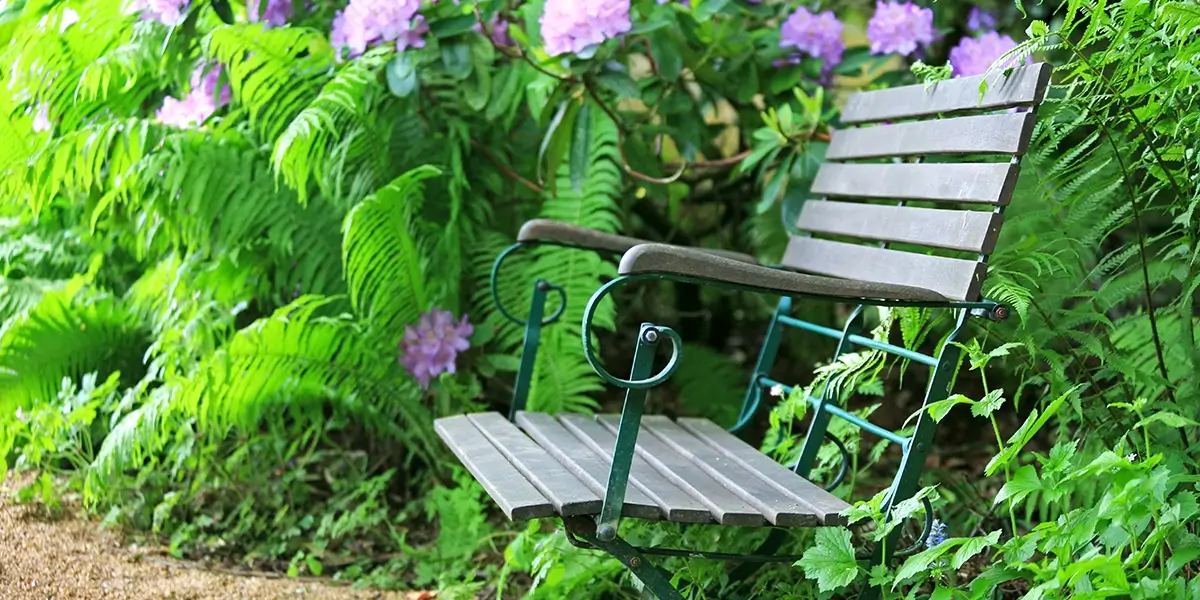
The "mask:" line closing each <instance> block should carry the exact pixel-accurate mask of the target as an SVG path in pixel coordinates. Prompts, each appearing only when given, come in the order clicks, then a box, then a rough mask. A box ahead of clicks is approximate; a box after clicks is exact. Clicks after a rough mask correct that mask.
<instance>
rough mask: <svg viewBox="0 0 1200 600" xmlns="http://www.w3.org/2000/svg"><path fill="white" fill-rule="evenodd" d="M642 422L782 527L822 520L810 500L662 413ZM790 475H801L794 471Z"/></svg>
mask: <svg viewBox="0 0 1200 600" xmlns="http://www.w3.org/2000/svg"><path fill="white" fill-rule="evenodd" d="M642 426H643V427H644V428H645V429H647V430H649V431H650V433H651V434H653V435H655V436H657V437H658V439H660V440H662V441H663V442H665V443H666V444H667V445H668V446H670V447H671V449H673V450H675V451H676V452H678V453H680V454H682V455H683V456H685V457H687V458H688V459H690V460H691V461H692V463H693V464H695V465H698V466H699V467H700V468H701V469H703V470H704V472H705V473H708V474H709V475H711V476H712V477H713V479H716V480H717V481H720V482H721V484H722V485H724V486H725V487H726V488H728V489H729V490H730V491H732V492H733V493H735V494H737V495H738V496H740V497H741V498H742V500H745V501H746V502H748V503H750V505H751V506H754V507H755V508H757V509H758V510H760V511H762V513H763V516H765V517H766V518H767V520H768V521H770V522H771V523H772V524H774V525H778V526H780V527H812V526H814V525H816V524H818V523H819V522H820V521H819V520H818V518H817V515H816V514H815V513H814V511H813V508H812V506H810V505H809V504H808V503H807V502H804V501H803V500H801V499H800V498H797V497H796V496H794V495H792V494H789V493H787V492H786V491H785V490H781V489H779V488H777V487H776V486H773V485H771V484H770V483H768V482H766V481H764V480H763V479H762V478H761V477H759V476H758V475H757V474H755V473H753V472H751V471H748V470H746V469H744V468H742V466H741V465H739V464H738V463H737V462H735V461H734V460H732V459H731V458H730V457H728V456H726V455H725V454H723V453H722V452H720V451H718V450H716V449H714V448H712V447H711V446H709V445H708V444H706V443H705V442H704V441H702V440H700V439H699V438H697V437H696V436H694V435H692V434H691V433H689V432H688V431H687V430H685V429H683V428H682V427H680V426H678V425H676V424H675V423H674V422H672V421H671V419H668V418H667V417H664V416H662V415H647V416H645V417H642ZM791 477H792V478H797V479H798V478H799V477H798V476H797V475H796V474H795V473H793V474H791Z"/></svg>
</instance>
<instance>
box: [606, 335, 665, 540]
mask: <svg viewBox="0 0 1200 600" xmlns="http://www.w3.org/2000/svg"><path fill="white" fill-rule="evenodd" d="M657 344H658V331H657V330H656V329H655V328H654V326H653V325H651V324H650V323H642V327H641V329H640V330H639V331H638V341H637V347H636V348H635V349H634V351H633V368H632V369H631V372H630V374H629V379H630V380H632V381H637V380H639V379H644V378H645V377H646V376H648V375H650V370H651V369H652V368H653V367H654V350H655V349H656V347H657ZM646 392H647V388H630V389H627V390H625V405H624V406H622V407H621V423H620V425H618V426H617V441H616V444H615V445H614V446H613V462H612V465H611V466H610V467H609V469H608V488H607V489H606V490H605V492H604V505H603V506H602V507H601V508H600V517H599V518H598V519H597V521H596V537H598V538H600V539H601V540H604V541H606V542H608V541H612V540H615V539H617V530H618V528H619V526H620V522H621V509H622V508H624V506H625V489H626V488H627V487H629V469H630V467H631V465H632V464H633V455H634V454H635V453H636V452H637V436H638V429H639V428H640V427H641V423H642V408H643V407H644V406H645V403H646Z"/></svg>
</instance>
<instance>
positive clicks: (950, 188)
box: [812, 163, 1019, 205]
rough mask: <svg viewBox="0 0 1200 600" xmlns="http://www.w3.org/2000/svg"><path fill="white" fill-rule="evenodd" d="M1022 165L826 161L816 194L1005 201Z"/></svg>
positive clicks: (985, 202)
mask: <svg viewBox="0 0 1200 600" xmlns="http://www.w3.org/2000/svg"><path fill="white" fill-rule="evenodd" d="M1018 171H1019V167H1018V166H1017V165H1016V164H1009V163H925V164H913V163H900V164H887V165H878V164H842V163H825V164H823V165H821V168H820V170H818V171H817V177H816V179H814V180H813V185H812V195H814V196H829V197H847V198H880V199H894V200H933V201H937V202H962V203H982V204H999V205H1006V204H1008V202H1009V201H1010V200H1012V194H1013V188H1015V187H1016V185H1017V173H1018Z"/></svg>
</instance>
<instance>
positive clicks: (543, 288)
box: [537, 279, 550, 292]
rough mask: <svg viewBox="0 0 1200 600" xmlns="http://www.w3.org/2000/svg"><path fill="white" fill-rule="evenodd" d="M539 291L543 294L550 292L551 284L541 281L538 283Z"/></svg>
mask: <svg viewBox="0 0 1200 600" xmlns="http://www.w3.org/2000/svg"><path fill="white" fill-rule="evenodd" d="M537 289H538V290H539V291H543V292H548V291H550V282H549V281H543V280H541V279H539V280H538V282H537Z"/></svg>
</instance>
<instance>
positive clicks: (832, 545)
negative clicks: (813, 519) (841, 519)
mask: <svg viewBox="0 0 1200 600" xmlns="http://www.w3.org/2000/svg"><path fill="white" fill-rule="evenodd" d="M796 566H798V567H801V568H803V569H804V577H805V578H806V579H815V580H817V587H818V588H819V589H820V590H821V591H822V592H828V591H832V590H836V589H838V588H843V587H846V586H848V585H850V584H851V583H854V580H855V579H857V578H858V562H857V561H856V560H855V559H854V547H853V546H851V545H850V530H848V529H842V528H835V527H823V528H821V529H818V530H817V543H816V545H814V546H813V547H812V548H809V549H808V551H807V552H805V553H804V556H803V557H802V558H801V559H800V560H799V561H797V562H796Z"/></svg>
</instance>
